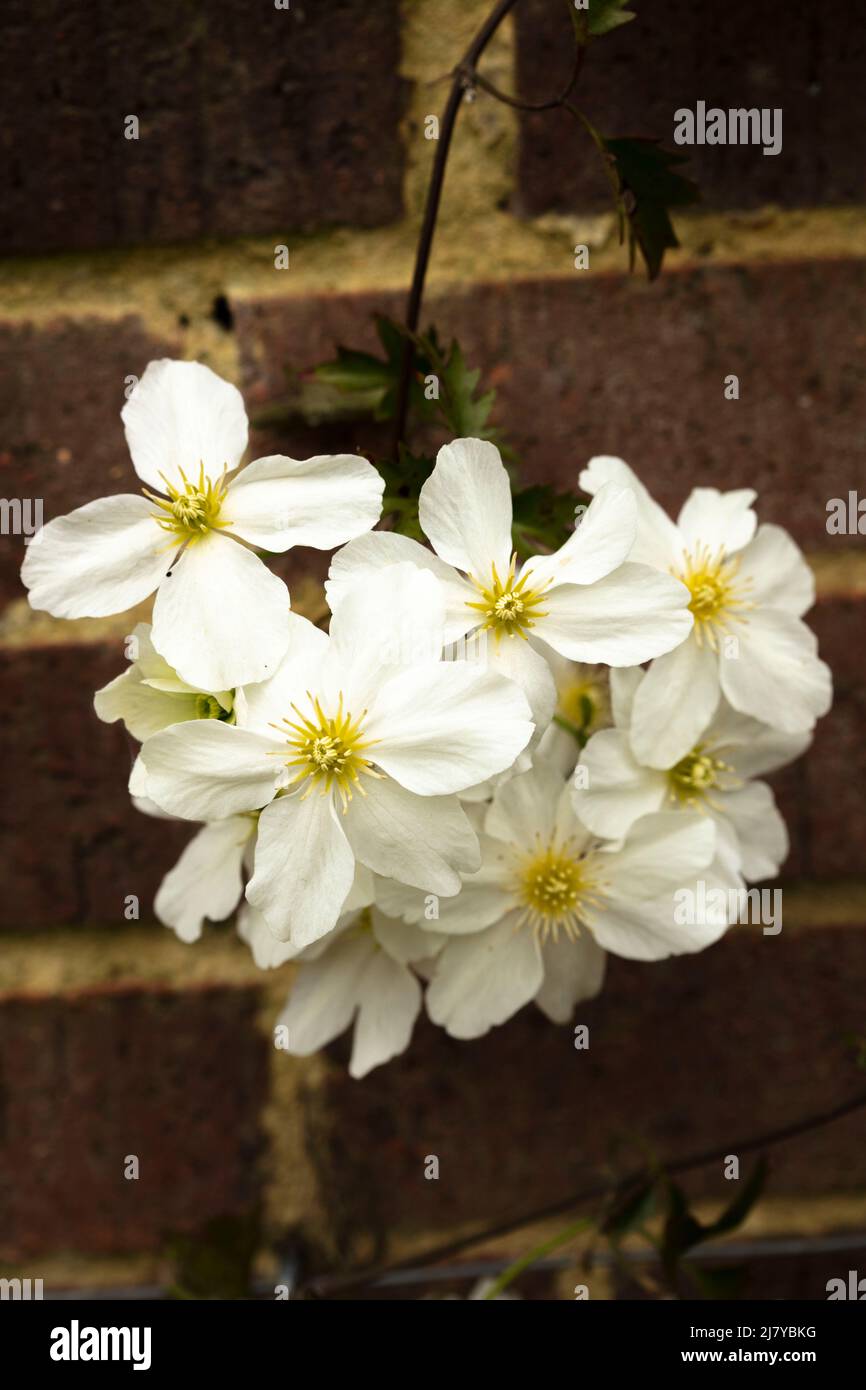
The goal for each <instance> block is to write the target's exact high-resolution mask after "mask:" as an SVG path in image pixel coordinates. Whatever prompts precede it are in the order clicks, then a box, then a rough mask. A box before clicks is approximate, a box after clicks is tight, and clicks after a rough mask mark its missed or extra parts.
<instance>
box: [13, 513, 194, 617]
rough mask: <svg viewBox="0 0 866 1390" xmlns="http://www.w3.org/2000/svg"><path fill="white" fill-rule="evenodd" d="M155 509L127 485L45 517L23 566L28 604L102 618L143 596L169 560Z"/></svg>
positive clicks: (57, 613) (58, 614) (60, 613)
mask: <svg viewBox="0 0 866 1390" xmlns="http://www.w3.org/2000/svg"><path fill="white" fill-rule="evenodd" d="M154 511H155V508H154V506H153V504H152V503H151V502H148V501H147V500H146V498H144V497H135V496H133V495H132V494H131V493H130V494H123V495H121V496H119V497H100V498H98V500H97V501H95V502H88V503H87V504H86V506H84V507H79V508H78V510H77V511H74V512H70V513H69V515H68V516H58V517H55V518H54V519H53V520H52V521H47V522H46V523H45V525H44V526H43V527H42V529H41V530H40V531H38V532H37V533H36V535H35V537H34V538H33V541H32V542H31V544H30V545H29V546H28V547H27V554H26V555H25V557H24V563H23V565H22V566H21V580H22V582H23V584H24V585H25V587H26V588H28V589H29V590H30V607H31V608H36V609H40V610H42V611H44V612H46V613H51V614H52V615H53V616H54V617H55V618H104V617H106V616H107V615H108V614H109V613H124V612H125V611H126V610H127V608H133V607H134V606H135V604H136V603H140V602H141V601H142V599H145V598H147V596H148V594H152V593H153V591H154V589H155V588H156V587H157V585H158V584H159V583H160V581H161V580H162V578H163V576H164V575H165V571H166V569H167V567H168V564H169V561H170V557H169V555H168V554H167V553H166V549H165V532H164V531H162V530H160V528H159V527H158V526H157V524H156V522H155V521H154V519H153V517H154Z"/></svg>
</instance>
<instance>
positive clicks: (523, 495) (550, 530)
mask: <svg viewBox="0 0 866 1390" xmlns="http://www.w3.org/2000/svg"><path fill="white" fill-rule="evenodd" d="M580 505H581V502H580V498H579V497H578V496H577V494H576V493H574V492H556V491H555V489H554V488H552V487H551V486H550V484H549V483H540V484H536V485H535V486H533V487H525V488H522V489H521V490H520V491H519V492H516V493H515V494H514V521H513V535H514V544H515V548H516V549H517V550H518V553H520V552H521V550H522V551H525V552H526V553H529V552H532V551H535V550H537V549H538V547H539V545H541V546H546V547H547V548H548V549H549V550H558V549H559V547H560V546H561V545H563V544H564V543H565V541H566V540H567V539H568V537H569V535H570V534H571V532H572V531H573V530H574V522H575V509H576V508H577V507H579V506H580Z"/></svg>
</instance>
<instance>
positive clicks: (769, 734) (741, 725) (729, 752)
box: [708, 698, 812, 778]
mask: <svg viewBox="0 0 866 1390" xmlns="http://www.w3.org/2000/svg"><path fill="white" fill-rule="evenodd" d="M708 739H709V742H710V743H711V744H712V745H713V747H714V748H716V749H717V750H718V752H719V754H721V756H722V757H723V758H724V760H725V761H726V762H729V763H730V764H731V765H732V766H733V769H734V772H735V773H736V775H737V776H738V777H740V778H748V777H762V776H763V775H764V774H765V773H767V772H775V771H776V769H777V768H780V767H784V766H785V765H786V764H787V763H792V762H794V761H795V760H796V759H797V758H799V757H800V755H801V754H802V753H805V751H806V749H807V748H808V747H809V744H810V743H811V741H812V735H811V733H808V732H806V733H802V734H782V733H779V731H778V730H777V729H771V728H770V727H769V725H767V724H762V723H761V722H760V721H759V720H757V719H752V717H751V716H750V715H748V714H740V713H739V712H738V711H737V710H735V709H733V708H732V707H731V705H729V704H728V702H727V700H725V699H724V698H723V699H722V701H721V703H720V705H719V708H718V710H717V712H716V717H715V719H714V720H713V723H712V727H711V728H710V729H709V731H708Z"/></svg>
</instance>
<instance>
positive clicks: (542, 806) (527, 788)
mask: <svg viewBox="0 0 866 1390" xmlns="http://www.w3.org/2000/svg"><path fill="white" fill-rule="evenodd" d="M562 789H563V780H562V777H561V775H560V773H559V771H558V770H557V769H556V768H555V767H553V766H551V765H549V764H547V763H544V762H542V761H541V760H540V759H539V760H537V761H536V763H535V766H534V767H533V768H532V771H531V772H523V773H521V774H520V776H518V777H512V778H510V779H509V781H507V782H503V784H502V785H501V786H500V787H498V788H497V789H496V792H495V793H494V796H493V804H492V805H491V807H490V810H489V811H488V812H487V818H486V820H485V824H484V829H485V832H486V833H487V834H488V835H492V836H493V837H494V839H497V840H504V841H505V842H506V843H507V844H511V845H517V846H518V847H519V848H520V849H521V850H529V849H531V848H532V847H533V845H534V843H535V837H536V835H539V836H540V837H541V839H542V841H545V842H546V841H548V840H549V839H550V838H551V836H552V835H553V833H554V830H555V828H556V810H557V803H558V801H559V797H560V793H561V792H562Z"/></svg>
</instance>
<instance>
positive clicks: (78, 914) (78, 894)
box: [0, 642, 193, 930]
mask: <svg viewBox="0 0 866 1390" xmlns="http://www.w3.org/2000/svg"><path fill="white" fill-rule="evenodd" d="M125 664H126V663H125V659H124V656H123V650H122V646H121V644H120V643H119V642H118V643H117V644H116V645H115V644H110V645H105V646H99V645H96V644H93V645H87V644H82V645H74V646H51V647H40V648H34V649H27V648H24V649H20V650H16V651H14V652H10V653H7V657H6V662H5V666H6V671H5V677H6V682H5V683H6V689H7V698H8V702H9V717H8V718H7V719H6V720H5V721H4V732H3V737H2V742H3V752H2V758H3V765H4V767H5V769H6V775H7V776H8V778H9V782H8V785H9V786H10V787H14V788H15V796H14V798H12V797H7V798H5V801H4V806H3V810H2V818H0V834H2V841H3V859H4V861H5V863H6V864H7V865H8V866H9V869H8V870H7V872H9V871H13V869H14V891H13V892H9V893H6V894H4V898H3V905H2V910H0V924H2V926H4V927H6V928H8V929H12V930H20V929H24V930H33V929H37V928H41V927H53V926H60V925H63V924H65V923H73V922H79V923H83V922H88V921H89V922H94V921H95V922H104V923H106V924H112V923H116V924H117V925H118V926H122V925H123V923H124V920H125V918H124V899H125V898H126V897H127V896H128V895H129V894H135V895H136V896H137V897H138V899H139V903H140V910H141V916H142V918H148V917H150V916H151V909H152V902H153V896H154V894H155V892H156V890H157V888H158V887H159V884H160V881H161V879H162V876H163V874H164V873H165V872H166V870H167V869H168V868H170V867H171V865H172V864H173V863H174V861H175V860H176V858H177V856H178V854H179V853H180V851H181V849H182V848H183V846H184V845H185V844H186V842H187V840H188V839H189V838H190V834H191V832H192V830H193V827H192V826H191V825H189V824H188V823H186V824H180V823H176V822H171V821H167V820H158V819H156V818H155V817H152V816H145V815H142V814H140V813H139V812H138V811H136V810H135V809H134V807H133V806H132V803H131V801H130V799H129V794H128V792H127V790H126V781H127V778H128V775H129V769H130V767H131V765H132V760H133V758H134V756H135V752H136V750H137V747H138V745H137V744H135V742H134V741H133V740H132V739H131V738H130V737H129V736H128V735H127V734H126V732H125V730H124V729H123V727H122V725H120V724H103V723H102V722H101V721H100V720H99V719H97V718H96V715H95V714H94V712H93V705H92V700H93V692H94V690H96V689H98V688H99V686H101V685H104V684H105V683H106V682H107V681H108V680H111V679H112V677H113V676H115V675H117V674H118V673H119V672H120V671H121V670H123V669H124V667H125ZM13 711H14V713H13Z"/></svg>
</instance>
